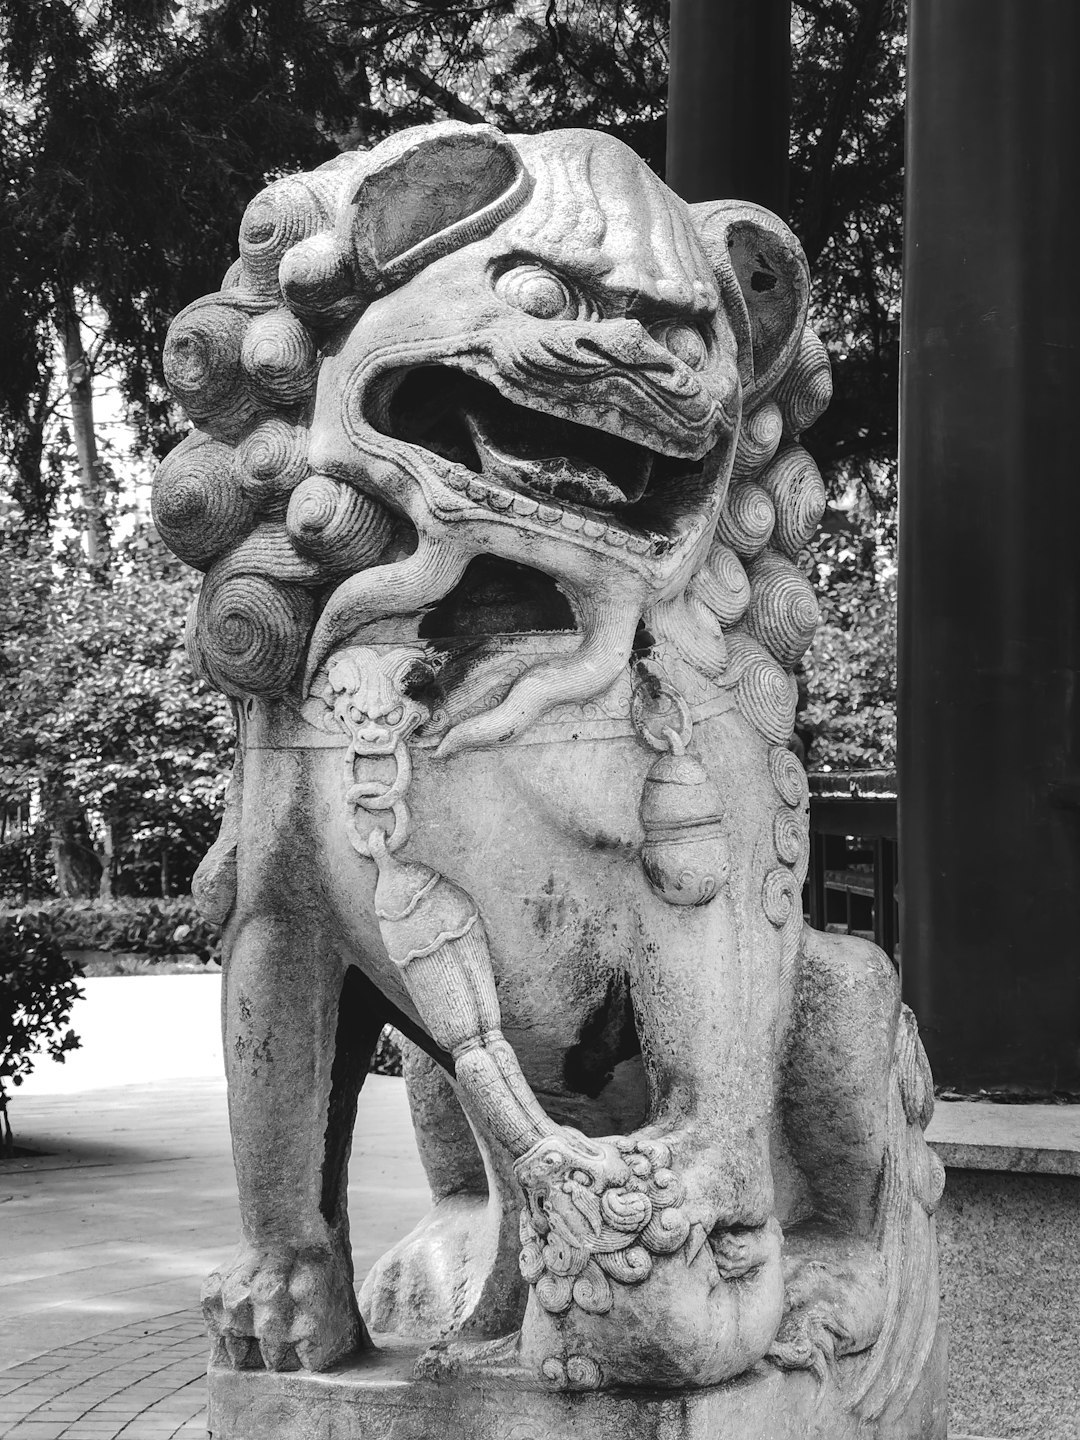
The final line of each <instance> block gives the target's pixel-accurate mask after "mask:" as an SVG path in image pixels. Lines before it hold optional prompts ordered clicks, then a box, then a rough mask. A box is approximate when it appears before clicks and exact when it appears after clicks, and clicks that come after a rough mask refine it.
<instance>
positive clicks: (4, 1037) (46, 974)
mask: <svg viewBox="0 0 1080 1440" xmlns="http://www.w3.org/2000/svg"><path fill="white" fill-rule="evenodd" d="M81 973H82V972H81V971H80V970H79V968H78V966H77V965H73V964H72V963H71V962H70V961H68V960H66V959H65V958H64V954H63V951H62V950H61V949H60V946H59V945H58V944H57V943H56V941H55V940H53V939H52V938H51V937H50V936H48V935H47V934H45V933H43V931H42V930H41V929H40V928H39V927H38V926H37V925H36V924H35V922H34V920H33V917H31V916H27V915H0V1122H2V1128H0V1153H2V1154H5V1155H6V1154H9V1153H10V1151H11V1144H12V1137H11V1126H10V1123H9V1121H8V1115H7V1102H8V1091H9V1088H10V1087H11V1086H16V1085H21V1084H22V1082H23V1080H24V1079H25V1078H26V1076H27V1075H28V1074H29V1073H30V1070H31V1068H32V1065H33V1057H34V1055H35V1053H36V1052H37V1051H38V1050H39V1049H40V1048H41V1047H42V1046H44V1048H45V1050H46V1051H47V1053H48V1054H49V1055H50V1056H51V1057H52V1058H53V1059H54V1060H60V1061H63V1059H64V1058H65V1056H66V1055H67V1053H68V1052H69V1051H70V1050H77V1049H78V1047H79V1039H78V1036H77V1035H76V1034H75V1032H74V1031H73V1030H72V1029H71V1028H70V1027H68V1028H66V1029H65V1026H66V1025H67V1021H68V1018H69V1016H70V1014H71V1007H72V1005H73V1004H74V1003H75V1001H76V1000H77V999H78V998H79V994H80V991H79V987H78V985H77V984H76V978H77V977H78V976H79V975H81Z"/></svg>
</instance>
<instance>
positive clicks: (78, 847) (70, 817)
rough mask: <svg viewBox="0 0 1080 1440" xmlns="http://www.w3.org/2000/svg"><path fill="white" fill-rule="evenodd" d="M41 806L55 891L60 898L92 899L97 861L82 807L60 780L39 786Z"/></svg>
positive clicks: (96, 882)
mask: <svg viewBox="0 0 1080 1440" xmlns="http://www.w3.org/2000/svg"><path fill="white" fill-rule="evenodd" d="M41 799H42V809H43V810H44V812H45V819H46V822H47V824H48V827H49V844H50V847H51V849H52V859H53V866H54V868H55V870H56V892H57V894H58V895H61V896H62V897H63V898H64V899H69V900H87V899H93V898H94V897H95V896H96V895H97V894H98V890H99V887H100V885H101V868H102V867H101V861H100V860H99V859H98V857H97V855H96V854H95V853H94V842H93V840H92V839H91V836H90V827H89V826H88V824H87V822H86V814H85V812H84V811H83V810H82V808H81V807H80V806H79V805H78V804H76V803H75V801H73V800H72V799H71V797H70V796H69V795H68V794H67V793H66V792H65V790H64V788H63V783H62V782H59V783H57V782H55V781H54V782H53V783H51V784H49V785H48V786H42V796H41Z"/></svg>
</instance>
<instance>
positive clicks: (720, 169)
mask: <svg viewBox="0 0 1080 1440" xmlns="http://www.w3.org/2000/svg"><path fill="white" fill-rule="evenodd" d="M790 37H791V0H671V43H670V50H669V53H670V56H671V71H670V80H669V83H668V129H667V183H668V184H669V185H670V186H671V188H672V189H673V190H675V191H677V192H678V193H679V194H680V195H681V196H682V197H683V199H684V200H718V199H733V200H756V201H757V202H758V204H760V205H766V206H768V208H769V209H770V210H774V211H775V212H776V213H777V214H778V215H784V216H786V215H787V210H788V130H789V122H790V116H791V38H790Z"/></svg>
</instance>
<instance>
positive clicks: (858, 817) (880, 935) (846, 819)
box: [803, 770, 900, 961]
mask: <svg viewBox="0 0 1080 1440" xmlns="http://www.w3.org/2000/svg"><path fill="white" fill-rule="evenodd" d="M809 779H810V866H809V871H808V874H807V879H806V889H805V891H804V893H803V910H804V913H805V914H806V915H807V917H808V919H809V921H810V924H811V925H813V926H814V928H815V929H817V930H838V929H839V930H846V931H849V932H850V933H852V934H865V935H870V936H872V937H873V939H874V941H875V942H876V943H877V944H878V945H880V946H881V948H882V949H883V950H884V951H885V953H886V954H887V955H888V956H889V957H890V959H892V960H894V961H895V960H897V959H898V955H899V946H900V934H899V929H900V926H899V913H898V908H897V901H896V883H897V850H896V836H897V826H896V772H895V771H894V770H845V771H812V772H811V774H810V777H809Z"/></svg>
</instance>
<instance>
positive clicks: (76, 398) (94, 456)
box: [57, 294, 109, 571]
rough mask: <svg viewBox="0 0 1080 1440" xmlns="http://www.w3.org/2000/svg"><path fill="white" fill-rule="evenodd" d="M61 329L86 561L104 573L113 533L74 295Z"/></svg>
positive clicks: (68, 298) (67, 298) (65, 305)
mask: <svg viewBox="0 0 1080 1440" xmlns="http://www.w3.org/2000/svg"><path fill="white" fill-rule="evenodd" d="M57 326H58V329H59V331H60V339H61V340H62V342H63V345H64V367H65V371H66V375H67V392H68V399H69V401H70V403H71V429H72V438H73V439H74V441H75V454H76V456H77V457H78V462H79V490H80V493H81V495H82V504H83V511H84V513H85V516H86V520H85V530H84V535H85V539H86V558H87V560H89V562H90V565H91V567H92V568H93V569H95V570H101V571H103V570H106V569H107V568H108V564H109V530H108V526H107V524H106V522H105V511H104V505H103V496H102V488H103V487H102V480H101V466H100V463H99V461H98V451H97V437H96V434H95V431H94V372H93V370H92V368H91V365H90V360H89V357H88V356H87V354H86V347H85V346H84V345H83V335H82V325H81V324H80V323H79V316H78V312H77V311H76V309H75V300H74V296H72V295H71V294H67V295H64V296H62V297H61V301H60V310H59V317H58V320H57Z"/></svg>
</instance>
